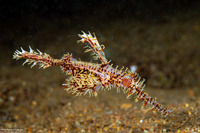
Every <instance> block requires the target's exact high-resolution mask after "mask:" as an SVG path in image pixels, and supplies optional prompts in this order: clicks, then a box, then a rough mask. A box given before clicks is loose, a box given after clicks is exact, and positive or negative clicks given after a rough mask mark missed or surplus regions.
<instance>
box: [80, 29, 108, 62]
mask: <svg viewBox="0 0 200 133" xmlns="http://www.w3.org/2000/svg"><path fill="white" fill-rule="evenodd" d="M82 33H83V34H82V35H81V34H79V37H80V38H81V40H78V41H77V42H78V43H79V42H82V43H85V44H86V45H87V46H86V47H87V48H88V49H86V50H85V52H90V51H93V52H94V59H98V58H99V59H100V60H101V62H102V63H103V64H104V63H107V62H108V61H107V59H106V57H105V54H104V52H103V50H104V49H105V46H104V45H103V44H102V45H100V44H99V42H98V40H97V38H96V36H95V34H94V36H92V34H91V33H90V32H89V34H86V33H85V32H83V31H82Z"/></svg>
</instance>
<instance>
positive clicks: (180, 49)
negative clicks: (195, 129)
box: [0, 0, 200, 88]
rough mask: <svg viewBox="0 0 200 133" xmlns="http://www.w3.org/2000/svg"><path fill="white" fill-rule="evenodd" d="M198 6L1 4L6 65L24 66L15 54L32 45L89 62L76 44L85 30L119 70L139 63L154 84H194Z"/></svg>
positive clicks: (38, 0) (24, 0)
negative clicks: (94, 34)
mask: <svg viewBox="0 0 200 133" xmlns="http://www.w3.org/2000/svg"><path fill="white" fill-rule="evenodd" d="M199 7H200V1H199V0H162V1H160V0H148V1H146V0H132V1H127V0H119V1H118V0H116V1H107V0H97V1H90V0H0V50H1V51H3V52H2V53H1V57H3V58H1V61H2V63H1V65H2V66H4V67H7V66H16V65H20V63H21V62H20V63H17V62H16V61H13V60H11V57H12V54H13V52H14V50H15V49H19V48H20V47H21V46H22V47H23V48H24V49H27V48H28V46H29V45H30V46H32V47H33V48H34V49H36V48H38V49H40V50H41V51H45V52H47V53H49V54H51V55H52V56H53V57H57V58H60V57H62V55H63V54H64V53H66V52H70V53H73V54H74V55H75V58H81V59H82V60H85V61H90V60H91V59H92V58H91V56H90V55H89V54H88V55H87V54H83V50H82V47H79V46H77V45H74V44H75V43H76V40H77V39H78V38H77V34H78V33H80V31H81V30H83V31H91V32H95V33H96V34H97V36H98V39H99V40H100V42H102V43H103V44H105V46H106V50H105V53H106V56H107V58H108V59H111V60H112V62H113V63H114V66H115V65H120V66H127V67H130V66H131V65H136V66H137V68H138V69H137V72H138V73H139V74H140V75H141V76H142V77H144V78H146V79H147V82H148V81H149V80H148V79H150V80H151V81H150V83H149V85H150V86H153V87H165V88H169V87H172V88H174V87H188V86H195V85H197V84H198V83H199V82H198V81H199V80H200V76H199V74H200V71H199V69H198V65H199V64H200V63H199V59H198V58H199V54H198V53H199V39H198V38H199V18H200V8H199ZM132 38H133V39H132ZM184 39H186V40H184ZM74 46H77V47H74ZM154 81H155V83H154Z"/></svg>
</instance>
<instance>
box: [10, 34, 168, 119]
mask: <svg viewBox="0 0 200 133" xmlns="http://www.w3.org/2000/svg"><path fill="white" fill-rule="evenodd" d="M79 37H80V38H81V40H79V41H78V43H79V42H82V43H84V44H86V47H87V48H88V49H86V51H85V52H89V51H92V52H93V53H94V58H95V59H100V61H101V64H97V63H89V62H84V61H78V60H76V59H74V58H73V57H72V55H70V54H69V53H68V54H65V55H64V56H63V58H62V59H53V58H52V57H51V56H50V55H48V54H46V53H42V52H40V51H39V50H37V51H38V52H35V51H34V50H32V49H31V47H29V48H30V51H29V52H28V51H25V50H23V49H22V48H21V51H18V50H16V51H15V53H14V55H13V58H14V59H21V58H24V59H26V61H25V62H24V63H23V65H24V64H25V63H29V64H31V63H33V65H32V66H31V67H33V66H34V65H36V64H37V65H39V66H40V68H43V69H45V68H47V67H50V66H60V67H61V70H62V71H63V72H65V73H66V74H67V75H71V76H70V78H68V79H66V83H65V84H63V85H64V87H65V88H66V89H65V90H66V91H67V92H69V93H72V94H74V95H76V96H80V95H85V94H87V93H88V94H89V96H97V91H98V90H99V89H104V90H109V89H111V88H112V87H115V88H117V91H120V89H122V90H123V92H124V93H128V97H130V96H131V95H132V94H134V93H135V94H136V95H137V97H136V99H135V101H138V100H143V106H145V105H146V104H149V105H151V106H152V108H151V109H152V110H156V111H159V112H161V114H162V115H163V116H167V115H169V114H170V113H171V112H172V111H171V110H170V109H168V108H164V107H163V106H162V105H161V104H159V103H158V102H157V101H156V99H154V98H152V97H150V96H149V95H148V94H147V93H146V92H144V91H143V89H144V87H145V85H144V81H145V80H144V79H143V80H140V79H141V78H140V76H139V75H138V74H137V73H134V72H131V71H130V70H128V69H125V70H123V68H121V69H118V68H117V67H116V68H113V67H112V64H110V62H109V61H107V59H106V57H105V54H104V52H103V50H104V48H105V47H104V45H100V44H99V42H98V40H97V38H96V36H95V35H94V36H92V35H91V33H89V34H86V33H84V32H82V34H81V35H79Z"/></svg>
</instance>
